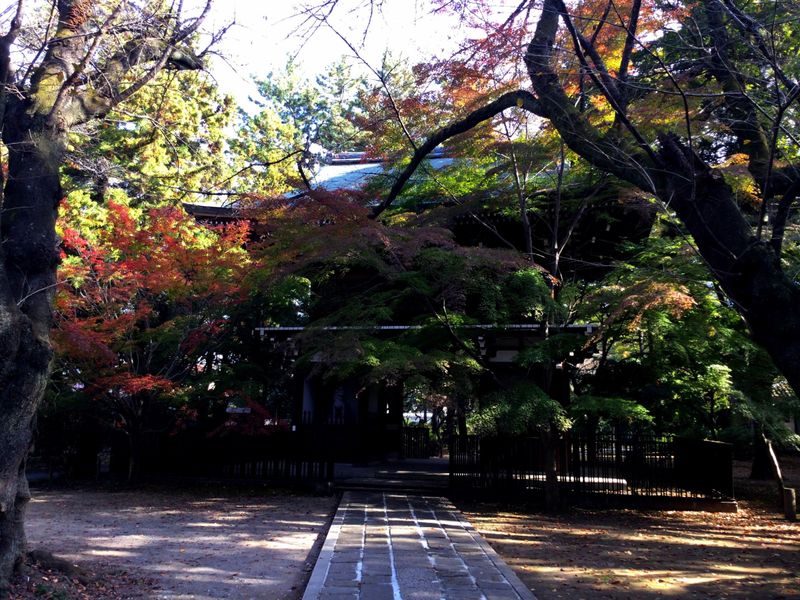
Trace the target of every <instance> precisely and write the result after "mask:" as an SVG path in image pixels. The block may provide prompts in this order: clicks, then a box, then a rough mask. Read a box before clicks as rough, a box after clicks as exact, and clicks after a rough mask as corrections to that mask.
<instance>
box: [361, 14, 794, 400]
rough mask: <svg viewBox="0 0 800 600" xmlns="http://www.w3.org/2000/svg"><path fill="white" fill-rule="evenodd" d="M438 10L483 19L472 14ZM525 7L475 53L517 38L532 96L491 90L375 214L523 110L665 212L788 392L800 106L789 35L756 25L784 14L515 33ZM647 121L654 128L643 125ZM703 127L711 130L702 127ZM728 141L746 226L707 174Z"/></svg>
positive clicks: (577, 23) (574, 20)
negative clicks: (483, 131) (741, 179)
mask: <svg viewBox="0 0 800 600" xmlns="http://www.w3.org/2000/svg"><path fill="white" fill-rule="evenodd" d="M441 5H442V6H441V7H442V8H465V7H466V6H467V5H469V7H470V10H469V11H468V12H472V13H474V14H488V15H490V16H491V15H492V14H493V13H492V11H489V10H488V8H487V7H488V5H487V4H486V3H484V2H480V1H475V2H467V3H457V4H453V5H451V3H448V2H442V3H441ZM533 6H534V5H533V3H529V2H522V3H520V5H519V6H518V8H517V10H515V11H514V12H513V14H511V15H506V16H504V17H503V19H502V20H501V21H500V23H499V24H498V23H497V20H496V19H495V20H493V21H492V22H493V23H494V25H493V26H492V27H491V28H488V27H487V28H486V31H487V34H486V39H487V40H490V39H491V38H495V37H496V38H499V39H501V40H502V39H503V38H504V35H505V32H506V30H507V28H509V27H512V26H514V27H522V26H524V27H527V31H528V33H527V36H526V39H527V42H526V44H525V50H524V53H523V55H522V56H519V54H517V56H516V59H517V60H520V59H521V60H522V61H523V63H524V65H525V70H526V74H527V78H528V79H529V81H530V83H531V88H532V90H531V91H528V90H525V89H518V90H513V91H504V90H503V89H502V88H498V89H497V91H496V92H495V94H494V96H495V97H494V98H492V96H490V97H489V99H488V100H490V101H489V102H488V103H486V104H485V105H484V106H481V107H479V108H477V109H475V110H474V111H472V112H469V113H468V114H466V116H464V117H463V118H460V119H459V120H456V121H455V122H454V123H453V124H452V125H449V126H448V127H446V128H444V129H441V130H439V131H438V132H436V133H435V134H433V135H432V136H431V137H429V138H428V139H427V140H426V141H425V143H423V144H420V145H418V146H417V148H416V151H415V152H414V156H413V158H412V160H411V162H410V164H409V165H408V167H407V168H406V169H405V170H404V171H403V172H402V173H401V174H400V176H399V177H398V179H397V182H396V183H395V185H394V187H393V188H392V190H391V191H390V192H389V194H388V195H387V196H386V197H385V199H384V200H383V202H382V203H381V205H380V206H379V207H378V208H377V210H376V214H377V213H380V212H382V211H383V210H385V209H386V208H388V207H389V206H391V205H392V204H393V203H394V202H395V199H396V198H397V196H398V195H399V193H400V191H401V190H402V189H403V187H404V185H405V183H406V181H407V179H408V177H409V176H410V174H411V173H412V172H413V171H414V169H415V168H416V167H417V166H418V165H419V164H420V162H421V161H422V159H423V158H424V157H425V156H426V155H427V154H428V153H429V152H430V151H431V150H432V149H433V148H434V147H436V146H437V145H439V144H440V143H442V142H444V141H445V140H447V139H450V138H451V137H453V136H455V135H459V134H462V133H465V132H467V131H469V130H471V129H472V128H474V127H476V126H478V125H479V124H481V123H483V122H485V121H486V120H488V119H492V118H494V117H495V116H496V115H498V114H500V113H501V112H503V111H505V110H508V109H512V108H514V107H515V106H516V107H518V108H522V109H524V110H527V111H529V112H531V113H533V114H536V115H538V116H541V117H542V118H544V119H546V120H547V121H548V123H549V125H550V126H551V127H552V128H553V129H555V130H556V131H557V132H558V134H559V135H560V136H561V138H562V139H563V140H564V143H565V144H566V145H567V146H568V147H570V148H571V149H572V150H573V151H574V152H575V153H576V154H577V155H578V156H580V157H581V158H582V159H584V160H585V161H587V162H588V163H590V164H592V165H594V167H596V168H597V169H600V170H603V171H606V172H608V173H610V174H612V175H613V176H615V177H617V178H619V179H621V180H623V181H626V182H628V183H630V184H632V185H634V186H636V187H638V188H640V189H641V190H643V191H644V192H646V193H650V194H653V195H654V196H655V197H656V198H658V199H659V200H660V201H661V202H662V203H663V205H664V206H665V207H667V209H668V210H669V211H674V213H675V214H676V215H677V217H678V218H679V219H680V220H681V222H682V224H683V226H684V227H685V228H686V231H687V233H688V234H691V236H692V237H693V240H694V243H695V244H696V246H697V248H698V250H699V252H700V254H701V255H702V257H703V258H704V260H705V261H706V262H707V264H708V266H709V268H710V270H711V273H712V274H713V276H714V277H715V278H716V279H717V281H719V283H720V286H721V288H722V290H724V292H725V294H726V295H727V297H728V298H730V300H731V301H732V302H733V303H734V304H735V306H736V307H737V309H738V310H739V313H740V314H741V315H742V316H743V317H744V319H745V320H746V322H747V323H748V326H749V329H750V331H751V334H752V336H753V339H754V340H755V341H756V342H757V343H758V344H759V345H761V346H762V347H763V348H764V349H765V350H766V351H767V352H768V353H769V355H770V356H771V358H772V360H773V361H774V362H775V364H776V366H777V367H778V369H779V370H780V371H781V372H782V373H783V374H784V375H785V376H786V378H787V380H788V381H789V382H790V384H791V385H792V387H793V388H794V389H795V391H800V379H799V378H798V377H800V375H798V374H800V368H799V367H798V364H800V363H799V362H798V361H800V358H799V357H798V352H800V347H798V341H797V340H798V339H800V337H799V336H798V328H800V321H798V320H797V317H796V316H797V310H796V309H797V306H798V305H799V304H800V290H798V288H797V286H796V284H795V283H794V282H793V281H792V280H791V279H790V278H789V277H788V276H787V272H786V271H785V269H784V265H783V263H782V259H784V258H786V257H787V252H791V249H790V250H788V251H787V249H786V248H785V246H791V245H792V244H793V242H790V243H785V237H786V231H787V225H789V224H790V223H791V221H790V220H789V217H790V214H791V209H792V207H793V205H794V203H795V199H796V195H797V184H796V182H797V181H798V177H797V174H796V170H795V167H794V166H793V164H792V162H791V159H792V158H793V157H794V155H795V154H796V150H797V145H796V142H795V139H796V138H795V136H794V132H793V130H792V125H791V124H792V123H794V121H793V120H792V119H790V118H789V117H788V115H789V114H793V111H794V110H796V102H794V101H795V99H796V98H797V96H798V94H800V86H798V85H797V83H796V82H795V80H794V79H793V76H794V71H793V69H794V67H795V66H796V65H795V62H796V61H793V60H792V59H791V58H788V57H790V56H792V52H791V49H792V48H793V47H794V46H793V44H794V43H795V36H794V35H793V29H792V28H791V27H788V26H787V27H782V28H780V29H777V30H771V31H769V32H767V31H766V30H764V29H762V28H761V25H760V24H761V23H764V22H768V20H769V19H772V18H773V13H771V12H770V11H773V10H774V11H778V13H776V14H775V15H774V18H776V19H780V20H781V22H783V19H785V18H790V16H791V15H792V14H793V12H792V11H793V10H794V9H793V7H792V6H790V5H783V4H782V5H779V6H775V7H773V8H771V9H766V8H765V9H763V10H762V9H760V8H758V7H755V8H753V10H752V11H751V12H745V11H744V10H743V9H741V8H740V7H738V6H737V5H735V4H734V3H732V2H717V1H709V2H704V3H700V4H697V5H683V4H680V5H669V6H667V5H661V4H657V3H648V2H640V1H638V0H635V1H633V2H631V3H627V4H625V5H624V6H623V5H621V4H616V3H602V2H601V3H588V2H587V3H580V4H577V5H575V6H572V5H570V6H567V5H566V4H565V3H563V2H562V1H561V0H546V1H545V2H544V4H543V7H542V9H541V12H540V13H538V18H537V19H536V20H535V23H531V25H527V21H525V19H527V18H529V17H531V15H532V14H533V12H534V11H532V10H531V7H533ZM520 20H523V25H519V21H520ZM562 24H563V27H562V26H561V25H562ZM510 39H511V40H513V39H515V38H514V36H511V37H510ZM685 40H689V41H688V43H687V42H686V41H685ZM734 40H736V41H738V42H739V45H738V46H736V47H737V48H739V50H737V51H735V52H734V51H733V48H734V46H735V44H734V43H733V42H734ZM692 41H694V43H692ZM470 47H471V46H470ZM699 48H702V49H703V50H702V51H699V50H697V49H699ZM664 57H666V58H664ZM699 90H702V91H699ZM764 90H769V92H765V91H764ZM661 98H666V100H665V101H661ZM703 98H706V99H707V101H706V102H704V101H703ZM656 113H657V114H660V115H662V118H661V119H652V115H653V114H656ZM709 114H710V115H712V117H713V120H714V121H716V122H717V123H718V124H719V128H718V129H714V128H711V127H705V126H704V123H705V122H706V121H708V118H707V117H708V116H709ZM648 118H649V123H648ZM654 131H655V132H658V133H654ZM679 136H683V137H682V138H681V137H679ZM726 136H727V138H728V147H729V148H733V149H735V150H736V151H737V152H741V153H743V154H744V155H745V156H746V157H747V170H748V174H749V176H750V177H751V178H752V181H753V184H754V185H755V189H757V190H758V193H757V201H758V207H757V210H756V211H755V214H753V212H752V211H749V210H748V207H746V206H741V205H740V204H739V203H738V201H737V195H736V193H735V191H734V189H733V188H732V186H731V185H730V184H729V183H728V181H726V179H725V178H724V176H723V173H722V172H720V171H719V170H717V169H715V168H713V166H712V164H711V163H710V162H709V161H716V160H718V159H719V153H720V152H722V153H723V154H722V158H728V156H727V155H725V154H724V150H722V149H720V144H719V143H715V140H724V139H726ZM654 138H655V139H654ZM703 138H706V139H707V140H708V143H707V144H706V145H709V144H710V145H711V146H713V147H714V148H716V149H717V150H718V152H717V154H714V153H708V152H706V153H705V154H701V153H700V152H701V150H702V149H703V145H702V144H700V145H698V144H697V141H698V140H699V139H703ZM767 217H769V223H767V219H766V218H767ZM768 229H771V236H770V235H768V234H767V230H768Z"/></svg>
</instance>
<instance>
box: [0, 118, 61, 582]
mask: <svg viewBox="0 0 800 600" xmlns="http://www.w3.org/2000/svg"><path fill="white" fill-rule="evenodd" d="M11 123H13V125H12V124H11ZM37 125H39V124H38V123H36V122H34V117H30V116H28V115H27V114H26V112H25V107H24V106H22V105H20V106H19V108H18V110H17V111H16V114H14V115H13V118H12V119H8V120H7V122H6V126H5V130H4V132H3V141H4V142H5V144H6V147H7V148H8V152H9V161H8V180H7V182H6V185H5V189H4V198H3V206H2V222H0V235H1V237H0V240H1V241H2V243H1V244H0V252H2V254H0V449H2V452H0V587H2V586H3V585H5V584H7V582H8V578H9V577H10V575H11V574H12V571H13V569H14V567H15V566H17V565H19V564H21V561H22V559H23V557H24V555H25V554H24V553H25V533H24V529H23V517H24V514H25V507H26V505H27V502H28V499H29V497H30V494H29V491H28V485H27V481H26V479H25V459H26V456H27V453H28V449H29V448H30V445H31V441H32V437H33V421H34V418H35V415H36V410H37V408H38V406H39V403H40V401H41V399H42V396H43V395H44V390H45V387H46V385H47V380H48V376H49V374H50V365H51V362H52V357H53V352H52V348H51V345H50V327H51V320H52V308H51V307H52V298H53V294H54V291H55V281H56V266H57V263H58V249H57V240H56V234H55V220H56V213H57V207H58V203H59V200H60V198H61V186H60V184H59V177H58V165H59V163H60V160H61V149H62V144H61V142H62V139H60V137H59V136H58V135H57V134H51V133H49V132H46V131H44V132H43V129H44V128H43V127H41V126H38V127H37Z"/></svg>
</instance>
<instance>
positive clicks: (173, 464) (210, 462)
mask: <svg viewBox="0 0 800 600" xmlns="http://www.w3.org/2000/svg"><path fill="white" fill-rule="evenodd" d="M304 441H305V440H304V438H303V437H302V436H300V435H298V433H297V432H292V431H280V432H276V433H274V434H272V435H266V436H252V437H247V436H230V437H227V438H226V437H222V438H206V437H202V438H197V439H191V438H189V437H187V436H179V437H176V438H175V439H173V440H170V441H168V442H166V443H164V444H162V445H161V447H160V448H159V451H158V453H157V455H156V456H155V457H156V458H157V459H158V464H154V463H153V461H152V458H153V456H152V455H151V460H150V461H149V463H150V464H149V465H147V469H146V471H147V472H149V473H151V474H163V475H185V476H189V477H200V478H207V477H211V478H221V479H236V480H243V481H248V482H270V483H280V484H291V485H300V486H316V485H317V484H325V483H328V482H332V481H333V472H334V468H333V460H332V459H331V458H330V457H329V456H326V455H325V453H324V452H322V451H321V449H320V447H319V446H317V445H313V446H307V445H306V444H304Z"/></svg>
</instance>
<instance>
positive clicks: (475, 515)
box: [465, 504, 800, 600]
mask: <svg viewBox="0 0 800 600" xmlns="http://www.w3.org/2000/svg"><path fill="white" fill-rule="evenodd" d="M473 508H479V510H473V511H469V510H468V511H465V512H467V517H468V518H469V519H470V520H471V521H472V523H473V525H474V526H475V527H476V528H477V529H478V530H479V531H480V533H481V534H483V535H484V536H485V537H486V539H487V540H488V541H489V543H490V544H491V545H492V546H493V547H494V548H495V550H496V551H497V552H498V554H500V556H502V557H503V558H504V559H505V560H506V562H508V564H509V565H511V567H512V568H514V570H515V571H516V572H517V574H518V575H519V576H520V578H521V579H522V580H523V581H524V582H525V583H526V584H527V585H528V586H529V587H530V588H531V589H532V590H533V591H534V593H535V594H536V596H537V597H538V599H539V600H554V599H567V598H569V599H570V600H581V599H583V600H599V599H603V600H609V599H613V600H623V599H635V600H649V599H656V598H669V597H671V598H681V599H684V598H714V599H722V598H736V599H745V598H748V599H755V598H757V599H775V600H777V599H789V598H793V599H794V598H800V558H799V557H800V524H798V523H788V522H787V521H785V520H783V519H781V518H780V516H779V515H776V514H774V513H768V512H766V511H765V510H763V509H759V508H756V507H754V506H753V505H748V504H745V505H744V506H743V507H742V508H741V509H740V511H739V512H738V513H735V514H725V513H692V512H667V511H664V512H651V513H646V512H635V511H625V510H615V511H573V512H570V513H569V514H566V515H560V516H550V515H543V514H524V513H520V512H505V511H502V510H497V509H492V508H491V507H487V506H485V505H482V506H480V507H473Z"/></svg>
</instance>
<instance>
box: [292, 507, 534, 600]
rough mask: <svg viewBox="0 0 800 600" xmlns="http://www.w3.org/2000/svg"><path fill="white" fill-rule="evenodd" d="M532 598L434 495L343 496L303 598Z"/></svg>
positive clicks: (457, 515) (464, 522)
mask: <svg viewBox="0 0 800 600" xmlns="http://www.w3.org/2000/svg"><path fill="white" fill-rule="evenodd" d="M345 598H359V599H361V600H384V599H386V600H423V599H424V600H442V599H447V600H450V599H452V600H473V599H474V600H536V598H535V596H534V595H533V593H532V592H531V591H530V590H529V589H528V588H526V587H525V585H524V584H523V583H522V582H521V581H520V580H519V578H518V577H517V576H516V575H515V574H514V573H513V572H512V571H511V569H510V568H509V567H508V565H506V564H505V563H504V562H503V560H502V559H501V558H500V557H499V556H498V555H497V554H496V553H495V552H494V550H492V548H491V547H490V546H489V544H488V543H487V542H486V541H485V540H484V539H483V538H482V537H481V536H480V535H479V534H478V533H477V532H476V531H475V530H474V529H473V528H472V526H471V525H470V524H469V523H468V522H467V520H466V519H465V518H464V516H463V515H462V514H461V513H460V512H459V511H458V510H457V509H456V508H455V507H454V506H453V505H452V504H451V503H450V502H449V501H448V500H447V499H446V498H441V497H427V496H410V495H402V494H389V493H382V492H345V494H344V496H343V497H342V501H341V503H340V504H339V509H338V510H337V512H336V516H335V517H334V520H333V523H332V525H331V528H330V530H329V532H328V536H327V538H326V539H325V544H324V546H323V548H322V551H321V552H320V556H319V559H318V560H317V563H316V565H315V567H314V571H313V573H312V574H311V580H310V581H309V584H308V587H307V588H306V592H305V595H304V596H303V600H323V599H331V600H333V599H345Z"/></svg>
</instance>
